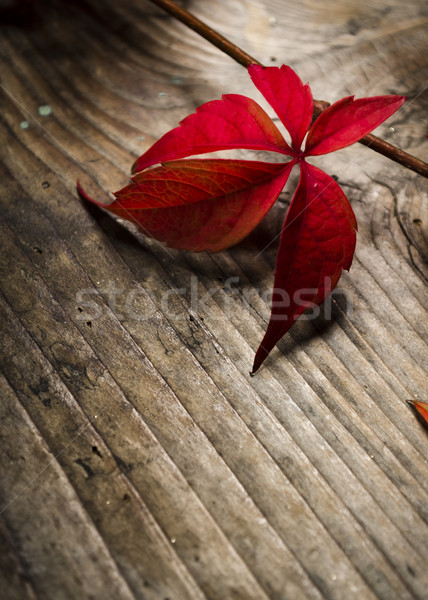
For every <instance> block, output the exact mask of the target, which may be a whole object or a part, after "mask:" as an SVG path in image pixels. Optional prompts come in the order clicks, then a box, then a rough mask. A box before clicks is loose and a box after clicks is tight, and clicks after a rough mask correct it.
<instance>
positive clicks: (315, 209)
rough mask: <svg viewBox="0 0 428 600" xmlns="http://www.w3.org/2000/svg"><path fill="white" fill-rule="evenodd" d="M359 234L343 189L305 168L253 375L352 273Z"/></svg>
mask: <svg viewBox="0 0 428 600" xmlns="http://www.w3.org/2000/svg"><path fill="white" fill-rule="evenodd" d="M356 231H357V222H356V219H355V215H354V213H353V211H352V208H351V206H350V204H349V202H348V199H347V198H346V196H345V194H344V193H343V192H342V190H341V189H340V187H339V185H338V184H337V183H336V182H335V181H334V179H332V178H331V177H330V176H329V175H327V174H326V173H324V171H321V170H320V169H317V168H316V167H314V166H312V165H308V164H305V163H304V164H303V165H302V169H301V176H300V182H299V186H298V188H297V190H296V192H295V194H294V197H293V199H292V201H291V205H290V208H289V210H288V213H287V217H286V219H285V222H284V225H283V228H282V233H281V241H280V245H279V250H278V256H277V260H276V272H275V283H274V290H273V297H272V312H271V318H270V322H269V325H268V328H267V331H266V334H265V336H264V338H263V340H262V343H261V344H260V347H259V349H258V351H257V354H256V357H255V360H254V365H253V371H252V372H253V373H255V372H256V371H257V370H258V369H259V367H260V365H261V364H262V362H263V361H264V359H265V358H266V357H267V355H268V354H269V352H270V351H271V350H272V348H273V347H274V346H275V344H276V343H277V342H278V340H280V339H281V338H282V336H283V335H284V334H285V333H286V332H287V331H288V330H289V329H290V327H291V326H292V325H293V323H294V322H295V321H296V320H297V318H298V317H299V316H300V315H301V314H302V313H303V312H304V311H305V309H306V308H308V307H310V308H311V307H315V306H318V305H320V304H321V303H322V302H324V300H325V299H326V297H327V296H328V295H329V294H330V293H331V291H332V290H333V289H334V288H335V287H336V284H337V282H338V280H339V277H340V275H341V273H342V270H343V269H346V270H349V268H350V266H351V262H352V257H353V254H354V249H355V242H356Z"/></svg>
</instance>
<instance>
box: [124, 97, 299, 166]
mask: <svg viewBox="0 0 428 600" xmlns="http://www.w3.org/2000/svg"><path fill="white" fill-rule="evenodd" d="M236 148H247V149H250V150H270V151H275V152H280V153H281V154H287V155H290V156H291V155H293V152H292V150H291V148H290V147H289V146H288V144H287V142H286V141H285V140H284V138H283V136H282V135H281V133H280V131H279V130H278V128H277V127H276V125H275V123H273V121H272V119H270V118H269V116H268V115H267V114H266V113H265V111H264V110H263V109H262V108H261V107H260V106H259V105H258V104H257V103H256V102H254V100H251V99H250V98H246V97H245V96H239V95H237V94H228V95H226V96H223V99H222V100H213V101H212V102H207V103H206V104H202V106H199V107H198V108H197V109H196V112H195V113H193V114H192V115H189V116H188V117H186V118H185V119H183V120H182V121H181V123H180V126H179V127H176V128H175V129H172V130H171V131H169V132H168V133H166V134H165V135H164V136H162V137H161V138H160V140H158V141H157V142H156V143H155V144H153V146H152V147H151V148H149V149H148V150H147V152H145V153H144V154H143V155H142V156H140V158H138V159H137V161H136V162H135V164H134V166H133V168H132V172H133V173H136V172H138V171H142V170H143V169H145V168H146V167H149V166H151V165H154V164H157V163H162V162H165V161H169V160H175V159H177V158H184V157H186V156H193V155H195V154H204V153H207V152H216V151H217V150H230V149H236Z"/></svg>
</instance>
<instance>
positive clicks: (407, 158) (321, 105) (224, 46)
mask: <svg viewBox="0 0 428 600" xmlns="http://www.w3.org/2000/svg"><path fill="white" fill-rule="evenodd" d="M150 2H152V3H153V4H156V5H157V6H159V7H160V8H162V9H163V10H164V11H166V12H167V13H169V14H170V15H172V16H173V17H174V18H176V19H178V20H179V21H181V22H182V23H184V24H185V25H187V27H189V28H190V29H193V31H196V33H198V34H199V35H201V36H202V37H203V38H205V39H206V40H208V41H209V42H211V44H213V45H214V46H216V47H217V48H219V49H220V50H221V51H222V52H224V53H225V54H228V55H229V56H230V57H231V58H233V59H234V60H236V62H238V63H239V64H240V65H242V66H244V67H248V65H250V64H258V65H261V63H260V61H258V60H256V59H255V58H253V57H252V56H250V55H249V54H247V53H246V52H244V50H242V49H241V48H239V46H236V45H235V44H233V43H232V42H231V41H229V40H228V39H227V38H225V37H224V36H223V35H221V34H220V33H218V32H217V31H215V29H212V28H211V27H209V26H208V25H206V24H205V23H204V22H203V21H201V20H200V19H198V18H197V17H195V16H194V15H192V14H191V13H190V12H188V11H187V10H185V9H184V8H181V7H180V6H177V4H175V2H172V0H150ZM327 106H329V103H328V102H325V101H323V100H314V107H315V111H314V112H315V115H316V116H317V115H318V114H319V113H320V112H321V111H322V110H324V109H325V108H326V107H327ZM360 144H363V145H364V146H368V147H369V148H371V149H372V150H375V151H376V152H378V153H379V154H383V156H386V157H388V158H390V159H391V160H393V161H395V162H396V163H399V164H400V165H403V166H404V167H407V168H408V169H411V170H412V171H415V173H419V175H422V176H423V177H427V178H428V164H427V163H425V162H423V161H422V160H420V159H419V158H416V157H415V156H412V155H411V154H408V153H407V152H405V151H404V150H400V148H397V147H396V146H393V145H392V144H390V143H389V142H385V140H382V139H380V138H378V137H376V136H374V135H371V134H369V135H366V136H365V137H363V138H362V139H361V140H360Z"/></svg>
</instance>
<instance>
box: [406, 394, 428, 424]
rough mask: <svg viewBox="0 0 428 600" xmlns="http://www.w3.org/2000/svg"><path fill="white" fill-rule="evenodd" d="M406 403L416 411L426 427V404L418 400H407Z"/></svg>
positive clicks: (427, 414)
mask: <svg viewBox="0 0 428 600" xmlns="http://www.w3.org/2000/svg"><path fill="white" fill-rule="evenodd" d="M408 402H409V403H410V404H411V405H412V406H413V407H414V408H415V409H416V410H417V412H418V413H419V415H420V416H421V418H422V419H423V421H424V423H425V424H426V425H427V426H428V402H421V401H420V400H409V401H408Z"/></svg>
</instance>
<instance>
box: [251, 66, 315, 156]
mask: <svg viewBox="0 0 428 600" xmlns="http://www.w3.org/2000/svg"><path fill="white" fill-rule="evenodd" d="M248 72H249V74H250V76H251V79H252V80H253V83H254V85H255V86H256V87H257V89H258V90H259V92H261V93H262V94H263V96H264V97H265V98H266V100H267V101H268V102H269V104H270V105H271V106H272V108H273V109H274V111H275V112H276V114H277V115H278V117H279V118H280V119H281V121H282V122H283V123H284V125H285V127H286V128H287V131H288V133H289V134H290V136H291V141H292V142H293V148H294V150H296V151H298V150H300V146H301V145H302V142H303V138H304V137H305V135H306V133H307V131H308V129H309V125H310V124H311V120H312V114H313V112H314V105H313V101H312V92H311V88H310V87H309V84H306V85H303V83H302V81H301V79H300V78H299V77H298V76H297V75H296V73H295V72H294V71H293V69H290V67H287V66H286V65H282V67H281V68H278V67H269V68H268V69H265V68H264V67H261V66H259V65H250V66H249V67H248Z"/></svg>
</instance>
